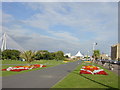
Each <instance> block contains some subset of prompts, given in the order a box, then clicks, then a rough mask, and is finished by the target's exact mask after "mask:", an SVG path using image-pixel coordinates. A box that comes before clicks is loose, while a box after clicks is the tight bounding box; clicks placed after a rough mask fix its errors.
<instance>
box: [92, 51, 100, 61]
mask: <svg viewBox="0 0 120 90" xmlns="http://www.w3.org/2000/svg"><path fill="white" fill-rule="evenodd" d="M93 57H94V59H95V61H96V60H97V59H98V58H99V57H100V50H94V52H93Z"/></svg>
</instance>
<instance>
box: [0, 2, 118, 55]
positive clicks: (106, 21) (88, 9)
mask: <svg viewBox="0 0 120 90" xmlns="http://www.w3.org/2000/svg"><path fill="white" fill-rule="evenodd" d="M0 28H2V30H3V32H6V33H7V34H8V36H10V37H11V38H12V39H13V40H14V41H15V42H17V43H18V44H19V45H20V46H21V47H22V48H24V49H25V50H48V51H50V52H54V51H58V50H62V51H63V52H64V53H68V52H69V53H72V55H75V54H76V53H77V52H78V51H81V53H82V54H91V53H92V48H93V43H94V42H96V43H98V44H97V45H96V46H95V49H99V50H100V52H101V53H107V54H110V48H111V46H112V45H114V44H116V43H117V42H118V3H117V2H2V26H0ZM8 42H9V43H12V41H8ZM11 46H13V47H15V44H14V43H12V44H11ZM8 47H10V46H8Z"/></svg>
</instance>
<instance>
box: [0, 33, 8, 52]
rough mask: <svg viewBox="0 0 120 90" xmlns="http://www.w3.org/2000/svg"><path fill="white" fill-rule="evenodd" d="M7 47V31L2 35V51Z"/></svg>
mask: <svg viewBox="0 0 120 90" xmlns="http://www.w3.org/2000/svg"><path fill="white" fill-rule="evenodd" d="M6 49H7V44H6V33H4V34H3V36H2V46H1V51H4V50H6Z"/></svg>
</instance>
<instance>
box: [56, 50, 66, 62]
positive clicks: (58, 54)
mask: <svg viewBox="0 0 120 90" xmlns="http://www.w3.org/2000/svg"><path fill="white" fill-rule="evenodd" d="M64 58H65V57H64V52H63V51H57V52H55V59H57V60H63V59H64Z"/></svg>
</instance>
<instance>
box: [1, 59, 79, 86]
mask: <svg viewBox="0 0 120 90" xmlns="http://www.w3.org/2000/svg"><path fill="white" fill-rule="evenodd" d="M79 64H81V61H76V62H71V63H68V64H62V65H58V66H55V67H50V68H44V69H40V70H36V71H30V72H26V73H21V74H18V75H12V76H7V77H2V88H51V87H52V86H53V85H55V84H56V83H57V82H59V81H60V80H62V79H63V78H64V77H65V76H66V75H67V74H69V73H70V72H71V71H73V70H74V69H75V68H76V67H77V66H78V65H79Z"/></svg>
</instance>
